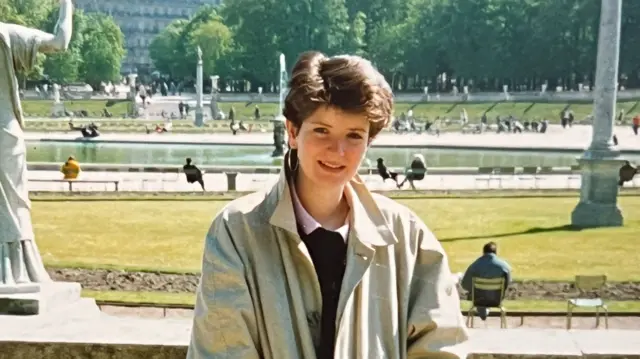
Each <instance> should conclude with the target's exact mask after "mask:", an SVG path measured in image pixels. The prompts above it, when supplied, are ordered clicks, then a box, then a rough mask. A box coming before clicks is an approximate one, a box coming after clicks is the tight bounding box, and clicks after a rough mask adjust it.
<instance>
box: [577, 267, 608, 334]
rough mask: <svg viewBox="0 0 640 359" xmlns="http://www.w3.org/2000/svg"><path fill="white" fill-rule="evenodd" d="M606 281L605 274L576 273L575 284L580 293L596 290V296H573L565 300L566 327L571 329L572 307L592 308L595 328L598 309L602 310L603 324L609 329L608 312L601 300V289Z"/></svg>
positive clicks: (598, 317)
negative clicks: (594, 313)
mask: <svg viewBox="0 0 640 359" xmlns="http://www.w3.org/2000/svg"><path fill="white" fill-rule="evenodd" d="M606 283H607V276H606V275H577V276H576V282H575V286H576V289H578V290H579V291H580V294H579V295H582V294H583V293H584V291H591V292H594V291H595V292H596V294H597V296H598V297H597V298H580V297H578V298H574V299H569V300H568V301H567V329H571V314H572V312H573V309H574V308H593V309H595V311H596V328H597V327H599V326H600V309H602V310H603V311H604V326H605V328H606V329H609V312H608V310H607V305H606V304H605V303H604V300H602V289H603V288H604V285H605V284H606Z"/></svg>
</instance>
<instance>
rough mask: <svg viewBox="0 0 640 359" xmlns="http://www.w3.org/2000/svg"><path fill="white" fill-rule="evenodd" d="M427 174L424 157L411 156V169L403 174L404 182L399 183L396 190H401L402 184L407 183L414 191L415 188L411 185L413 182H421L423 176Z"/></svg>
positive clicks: (419, 155) (418, 155)
mask: <svg viewBox="0 0 640 359" xmlns="http://www.w3.org/2000/svg"><path fill="white" fill-rule="evenodd" d="M426 173H427V164H426V162H425V160H424V156H423V155H421V154H415V155H413V161H412V162H411V167H410V168H409V169H408V170H407V173H406V174H405V177H404V180H402V182H400V184H399V185H398V188H402V186H404V183H405V182H407V181H409V184H411V188H413V189H414V190H415V189H416V186H415V185H414V184H413V181H421V180H423V179H424V175H425V174H426Z"/></svg>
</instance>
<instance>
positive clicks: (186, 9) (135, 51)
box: [75, 0, 221, 74]
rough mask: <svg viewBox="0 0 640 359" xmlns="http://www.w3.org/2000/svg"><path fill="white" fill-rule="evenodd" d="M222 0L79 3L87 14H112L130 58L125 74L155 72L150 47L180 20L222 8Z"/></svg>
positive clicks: (97, 0) (124, 65)
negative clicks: (214, 7) (200, 11)
mask: <svg viewBox="0 0 640 359" xmlns="http://www.w3.org/2000/svg"><path fill="white" fill-rule="evenodd" d="M220 2H221V1H220V0H76V1H75V3H76V6H77V7H78V8H80V9H82V10H84V11H85V12H100V13H103V14H107V15H110V16H112V17H113V18H114V20H115V21H116V23H117V24H118V25H119V26H120V29H121V30H122V33H123V34H124V37H125V48H126V50H127V57H126V58H125V59H124V61H123V63H122V73H123V74H127V73H131V72H134V71H136V70H137V72H145V71H149V70H151V69H152V67H153V64H152V62H151V58H150V57H149V44H151V41H153V39H154V37H155V36H156V35H157V34H158V33H160V31H162V29H164V28H165V27H167V25H169V24H170V23H171V22H172V21H174V20H176V19H187V18H189V17H190V16H191V15H193V14H194V13H196V12H197V11H198V9H199V8H200V7H202V6H204V5H219V4H220Z"/></svg>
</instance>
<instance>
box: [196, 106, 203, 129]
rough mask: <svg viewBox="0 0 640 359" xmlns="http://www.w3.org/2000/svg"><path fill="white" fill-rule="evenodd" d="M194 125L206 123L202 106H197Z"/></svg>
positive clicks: (199, 125) (200, 125) (198, 125)
mask: <svg viewBox="0 0 640 359" xmlns="http://www.w3.org/2000/svg"><path fill="white" fill-rule="evenodd" d="M194 125H196V127H202V126H203V125H204V114H203V113H202V107H200V108H196V116H195V121H194Z"/></svg>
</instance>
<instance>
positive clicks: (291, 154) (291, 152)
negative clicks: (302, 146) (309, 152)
mask: <svg viewBox="0 0 640 359" xmlns="http://www.w3.org/2000/svg"><path fill="white" fill-rule="evenodd" d="M293 157H296V159H295V160H292V158H293ZM294 161H295V167H293V164H292V163H291V162H294ZM288 162H289V170H290V171H291V172H295V171H297V170H298V166H299V163H300V161H299V160H298V150H296V149H295V148H292V149H290V150H289V158H288Z"/></svg>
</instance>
